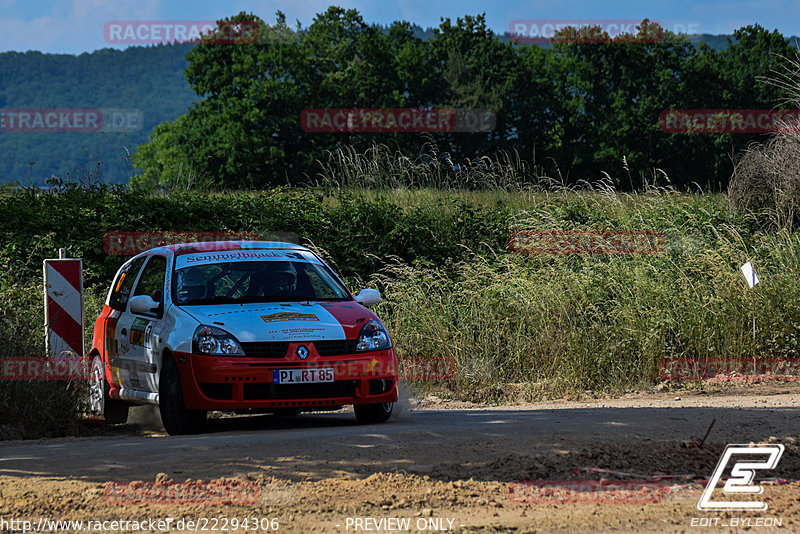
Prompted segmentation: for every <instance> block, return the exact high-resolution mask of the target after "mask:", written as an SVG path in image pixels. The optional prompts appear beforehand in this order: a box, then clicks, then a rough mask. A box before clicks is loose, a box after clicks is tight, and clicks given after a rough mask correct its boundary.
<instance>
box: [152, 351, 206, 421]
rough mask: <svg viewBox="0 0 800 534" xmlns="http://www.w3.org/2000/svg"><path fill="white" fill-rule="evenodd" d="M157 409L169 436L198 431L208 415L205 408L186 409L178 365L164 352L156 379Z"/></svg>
mask: <svg viewBox="0 0 800 534" xmlns="http://www.w3.org/2000/svg"><path fill="white" fill-rule="evenodd" d="M158 410H159V412H161V422H162V423H163V424H164V430H166V431H167V433H168V434H169V435H170V436H175V435H178V434H196V433H198V432H200V431H201V430H202V429H203V425H204V424H205V422H206V416H207V415H208V412H207V411H206V410H187V409H186V405H185V404H184V402H183V390H182V389H181V377H180V375H179V374H178V367H177V365H176V364H175V360H173V359H172V356H171V355H169V354H164V357H163V361H162V362H161V376H160V378H159V381H158Z"/></svg>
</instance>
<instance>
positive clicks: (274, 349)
mask: <svg viewBox="0 0 800 534" xmlns="http://www.w3.org/2000/svg"><path fill="white" fill-rule="evenodd" d="M241 345H242V349H243V350H244V354H245V356H247V357H249V358H283V357H285V356H286V351H287V350H289V342H288V341H255V342H248V343H242V344H241Z"/></svg>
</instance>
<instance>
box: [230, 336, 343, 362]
mask: <svg viewBox="0 0 800 534" xmlns="http://www.w3.org/2000/svg"><path fill="white" fill-rule="evenodd" d="M293 343H301V344H303V345H314V347H316V349H317V352H318V353H319V355H320V356H344V355H345V354H355V352H356V345H358V340H357V339H335V340H324V341H319V340H318V341H294V342H293ZM241 345H242V349H243V350H244V354H245V356H247V357H249V358H283V357H284V356H286V351H287V350H289V342H288V341H253V342H247V343H242V344H241Z"/></svg>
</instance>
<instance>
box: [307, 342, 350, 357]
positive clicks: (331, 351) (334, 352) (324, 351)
mask: <svg viewBox="0 0 800 534" xmlns="http://www.w3.org/2000/svg"><path fill="white" fill-rule="evenodd" d="M312 343H314V347H315V348H316V349H317V352H318V353H319V355H320V356H344V355H345V354H354V353H355V352H356V345H358V340H357V339H337V340H328V341H312Z"/></svg>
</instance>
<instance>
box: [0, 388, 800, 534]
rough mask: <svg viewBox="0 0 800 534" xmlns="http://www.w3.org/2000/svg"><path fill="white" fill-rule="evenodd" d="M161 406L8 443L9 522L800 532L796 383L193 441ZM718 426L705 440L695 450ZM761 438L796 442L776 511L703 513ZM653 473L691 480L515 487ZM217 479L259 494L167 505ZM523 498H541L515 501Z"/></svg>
mask: <svg viewBox="0 0 800 534" xmlns="http://www.w3.org/2000/svg"><path fill="white" fill-rule="evenodd" d="M148 410H149V409H148V408H136V409H135V410H134V412H132V413H133V416H132V419H133V420H134V421H138V424H136V423H134V424H128V425H126V426H123V427H117V428H114V429H111V430H108V431H105V430H104V431H102V432H100V433H99V435H96V436H91V437H80V438H61V439H47V440H38V441H7V442H0V531H3V530H5V531H13V530H18V531H22V530H23V529H22V527H23V526H26V525H25V524H24V523H21V521H24V520H29V521H31V522H32V526H30V527H29V528H30V529H31V531H33V530H35V529H36V528H39V529H40V531H43V532H52V531H59V532H67V531H83V532H101V531H102V532H109V531H115V532H157V531H161V530H162V529H158V528H157V526H158V524H157V523H153V524H154V525H156V529H155V530H153V524H147V523H146V520H150V519H152V520H153V521H158V520H164V521H166V518H172V520H171V521H172V522H171V523H169V524H168V526H169V528H170V529H172V530H171V531H172V532H180V531H183V532H215V531H216V532H240V533H243V532H275V531H277V532H331V533H333V532H417V531H427V532H431V531H433V532H587V531H597V532H641V531H647V532H704V531H705V532H727V531H748V532H760V531H764V532H779V531H783V532H792V531H800V385H798V384H797V383H794V384H768V385H749V386H738V387H737V388H736V389H731V388H722V389H721V390H717V391H681V392H674V391H673V392H665V391H661V392H647V393H632V394H627V395H624V396H622V397H619V398H614V399H599V400H593V399H590V400H581V401H555V402H543V403H536V404H525V405H515V406H504V407H491V406H480V405H472V404H465V403H459V402H445V401H441V400H439V399H437V398H435V397H432V398H427V399H425V400H424V401H417V402H414V401H411V402H407V403H405V404H404V405H402V406H400V410H399V413H396V414H395V416H394V417H393V418H392V420H391V421H390V422H389V423H386V424H382V425H371V426H359V425H357V424H356V423H355V419H354V417H353V414H352V411H341V412H334V413H320V414H303V415H301V416H299V417H296V418H290V417H276V416H266V415H263V416H238V417H224V418H219V419H215V420H213V421H211V423H210V425H209V431H208V433H205V434H202V435H197V436H177V437H170V436H166V435H165V434H164V433H163V431H158V430H153V429H152V427H151V425H150V423H149V422H148V421H147V418H148ZM712 421H715V422H714V425H713V427H712V428H711V431H710V433H709V435H708V438H707V440H706V442H705V443H704V445H703V447H702V448H699V447H697V446H696V445H692V444H689V446H686V444H685V443H684V442H687V441H695V442H699V441H700V440H701V439H702V437H703V435H704V434H705V433H706V431H707V429H708V427H709V425H710V424H711V422H712ZM751 442H753V443H781V444H783V445H784V446H785V453H784V455H783V457H782V458H781V460H780V462H779V464H778V465H777V467H776V468H775V469H774V470H772V471H769V472H767V471H764V472H761V473H757V476H758V477H776V478H778V479H779V480H775V481H768V483H765V484H762V487H764V488H765V491H764V493H763V494H762V495H758V496H757V498H758V499H759V500H762V501H763V502H765V503H767V505H768V509H767V510H766V511H763V512H754V511H733V512H717V511H702V512H701V511H699V510H698V509H697V507H696V506H697V503H698V500H699V498H700V495H701V493H702V491H703V489H704V488H705V485H704V484H703V481H704V480H707V479H708V478H709V477H710V476H711V474H712V472H713V471H714V469H715V466H716V465H717V462H718V461H719V458H720V455H721V453H722V451H723V449H724V447H725V445H726V444H730V443H745V444H747V443H751ZM581 468H598V469H608V470H613V471H621V472H625V473H627V474H626V475H623V474H619V473H616V474H615V473H601V472H597V471H593V470H585V469H584V470H581ZM576 469H577V470H576ZM655 475H679V476H678V477H676V478H670V479H668V480H665V481H663V482H662V483H661V485H659V486H658V489H657V490H655V491H652V492H649V493H646V494H644V493H642V494H640V493H636V494H635V495H634V494H633V493H631V492H625V491H618V492H616V493H615V492H611V491H606V492H602V493H592V494H589V498H587V497H586V495H584V494H581V496H577V494H575V493H569V494H564V493H558V495H560V496H561V497H558V498H556V497H555V496H553V495H555V494H542V493H536V492H529V493H524V494H523V493H518V492H520V491H521V489H520V488H529V486H520V485H516V486H515V485H513V484H512V483H514V482H515V481H526V480H534V481H568V480H595V481H597V480H601V478H604V479H607V480H618V481H622V480H625V481H642V480H650V477H653V476H655ZM187 479H188V483H187ZM133 481H143V482H144V483H143V484H133V486H131V485H130V484H129V483H130V482H133ZM212 482H213V483H215V484H216V485H217V486H216V487H219V486H220V485H222V486H225V485H226V484H228V485H232V486H231V487H240V486H237V485H243V484H246V485H247V487H249V488H251V491H250V493H248V494H247V495H249V497H248V498H244V497H242V495H244V493H228V494H225V495H226V497H224V498H220V497H219V495H220V494H219V493H216V494H214V493H213V492H212V491H211V490H208V491H206V492H205V493H204V492H202V491H201V492H195V493H194V494H191V495H193V496H192V497H186V495H188V494H186V493H184V494H181V495H183V497H180V496H178V494H177V493H174V492H173V493H172V494H171V496H169V495H170V494H166V493H163V492H162V493H158V495H160V496H161V497H159V498H154V497H153V495H156V493H155V489H154V488H157V487H159V486H164V487H170V486H171V487H173V489H174V488H177V487H181V486H182V487H184V488H185V487H187V486H196V487H201V486H202V487H209V486H208V484H209V483H212ZM551 484H556V485H559V484H561V485H562V486H563V485H564V483H563V482H557V483H556V482H552V483H551ZM649 484H652V483H649ZM109 487H111V488H112V489H113V488H117V490H119V488H125V487H128V488H130V487H139V488H146V489H147V491H149V492H150V493H141V492H140V493H138V494H137V493H134V492H133V491H132V490H131V491H129V492H128V493H116V494H115V493H113V491H111V492H110V490H109ZM626 487H627V486H626ZM253 488H255V493H254V492H253V491H252V489H253ZM120 491H121V490H120ZM720 494H721V492H717V494H715V495H716V496H717V497H718V496H720ZM115 495H116V496H115ZM143 495H145V496H147V495H149V497H143ZM163 495H168V496H167V497H163ZM215 495H216V497H215ZM231 495H233V497H231ZM564 495H567V496H566V497H564ZM643 495H644V496H643ZM520 496H522V497H520ZM512 497H513V499H512ZM520 498H522V499H527V500H533V501H535V502H515V499H516V500H519V499H520ZM559 498H564V499H566V502H562V501H559V500H558V499H559ZM753 498H755V497H752V496H748V497H747V499H753ZM220 499H222V500H220ZM248 499H249V500H248ZM575 499H578V501H579V502H574V501H575ZM743 500H746V499H744V498H743ZM569 501H573V502H569ZM42 518H44V519H47V520H75V521H84V522H86V521H91V522H98V521H99V522H103V521H105V522H106V523H105V524H103V526H102V527H101V526H100V525H101V523H85V524H84V525H82V526H81V528H82V530H76V529H75V528H63V525H62V528H60V529H57V528H53V527H55V526H58V525H49V526H50V527H51V528H49V529H48V528H46V527H47V526H48V525H47V524H46V523H42V524H38V523H37V522H38V521H39V520H40V519H42ZM203 518H206V520H207V521H208V522H206V523H203V521H204V520H203ZM222 518H225V519H224V520H223V519H222ZM181 519H182V520H183V521H184V523H181V524H179V527H182V528H178V530H176V523H175V522H176V521H178V520H181ZM245 519H249V520H248V522H247V526H246V527H244V526H243V521H244V520H245ZM273 519H274V520H275V521H272V522H270V520H273ZM11 520H15V521H18V522H17V523H15V524H11V523H9V521H11ZM114 520H123V521H124V520H127V521H137V522H138V521H141V522H142V524H139V523H127V524H124V523H123V524H114V523H111V521H114ZM187 520H197V521H198V523H197V524H195V525H190V524H189V523H186V521H187ZM234 520H236V521H237V522H238V529H234V528H233V521H234ZM3 521H6V522H5V523H3ZM254 521H258V526H257V528H256V529H254V528H253V527H254ZM701 524H702V525H703V526H702V527H701V526H700V525H701ZM723 525H727V526H723ZM731 525H736V526H735V527H731ZM162 526H163V523H162ZM223 526H224V527H226V529H225V530H223ZM14 527H16V529H15V528H14ZM72 527H75V525H72ZM112 527H116V529H114V528H112ZM134 527H137V528H134ZM142 527H144V528H142ZM189 527H193V528H189ZM203 527H205V528H203ZM212 527H215V529H212ZM101 529H105V530H101ZM163 530H164V531H166V529H163Z"/></svg>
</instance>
